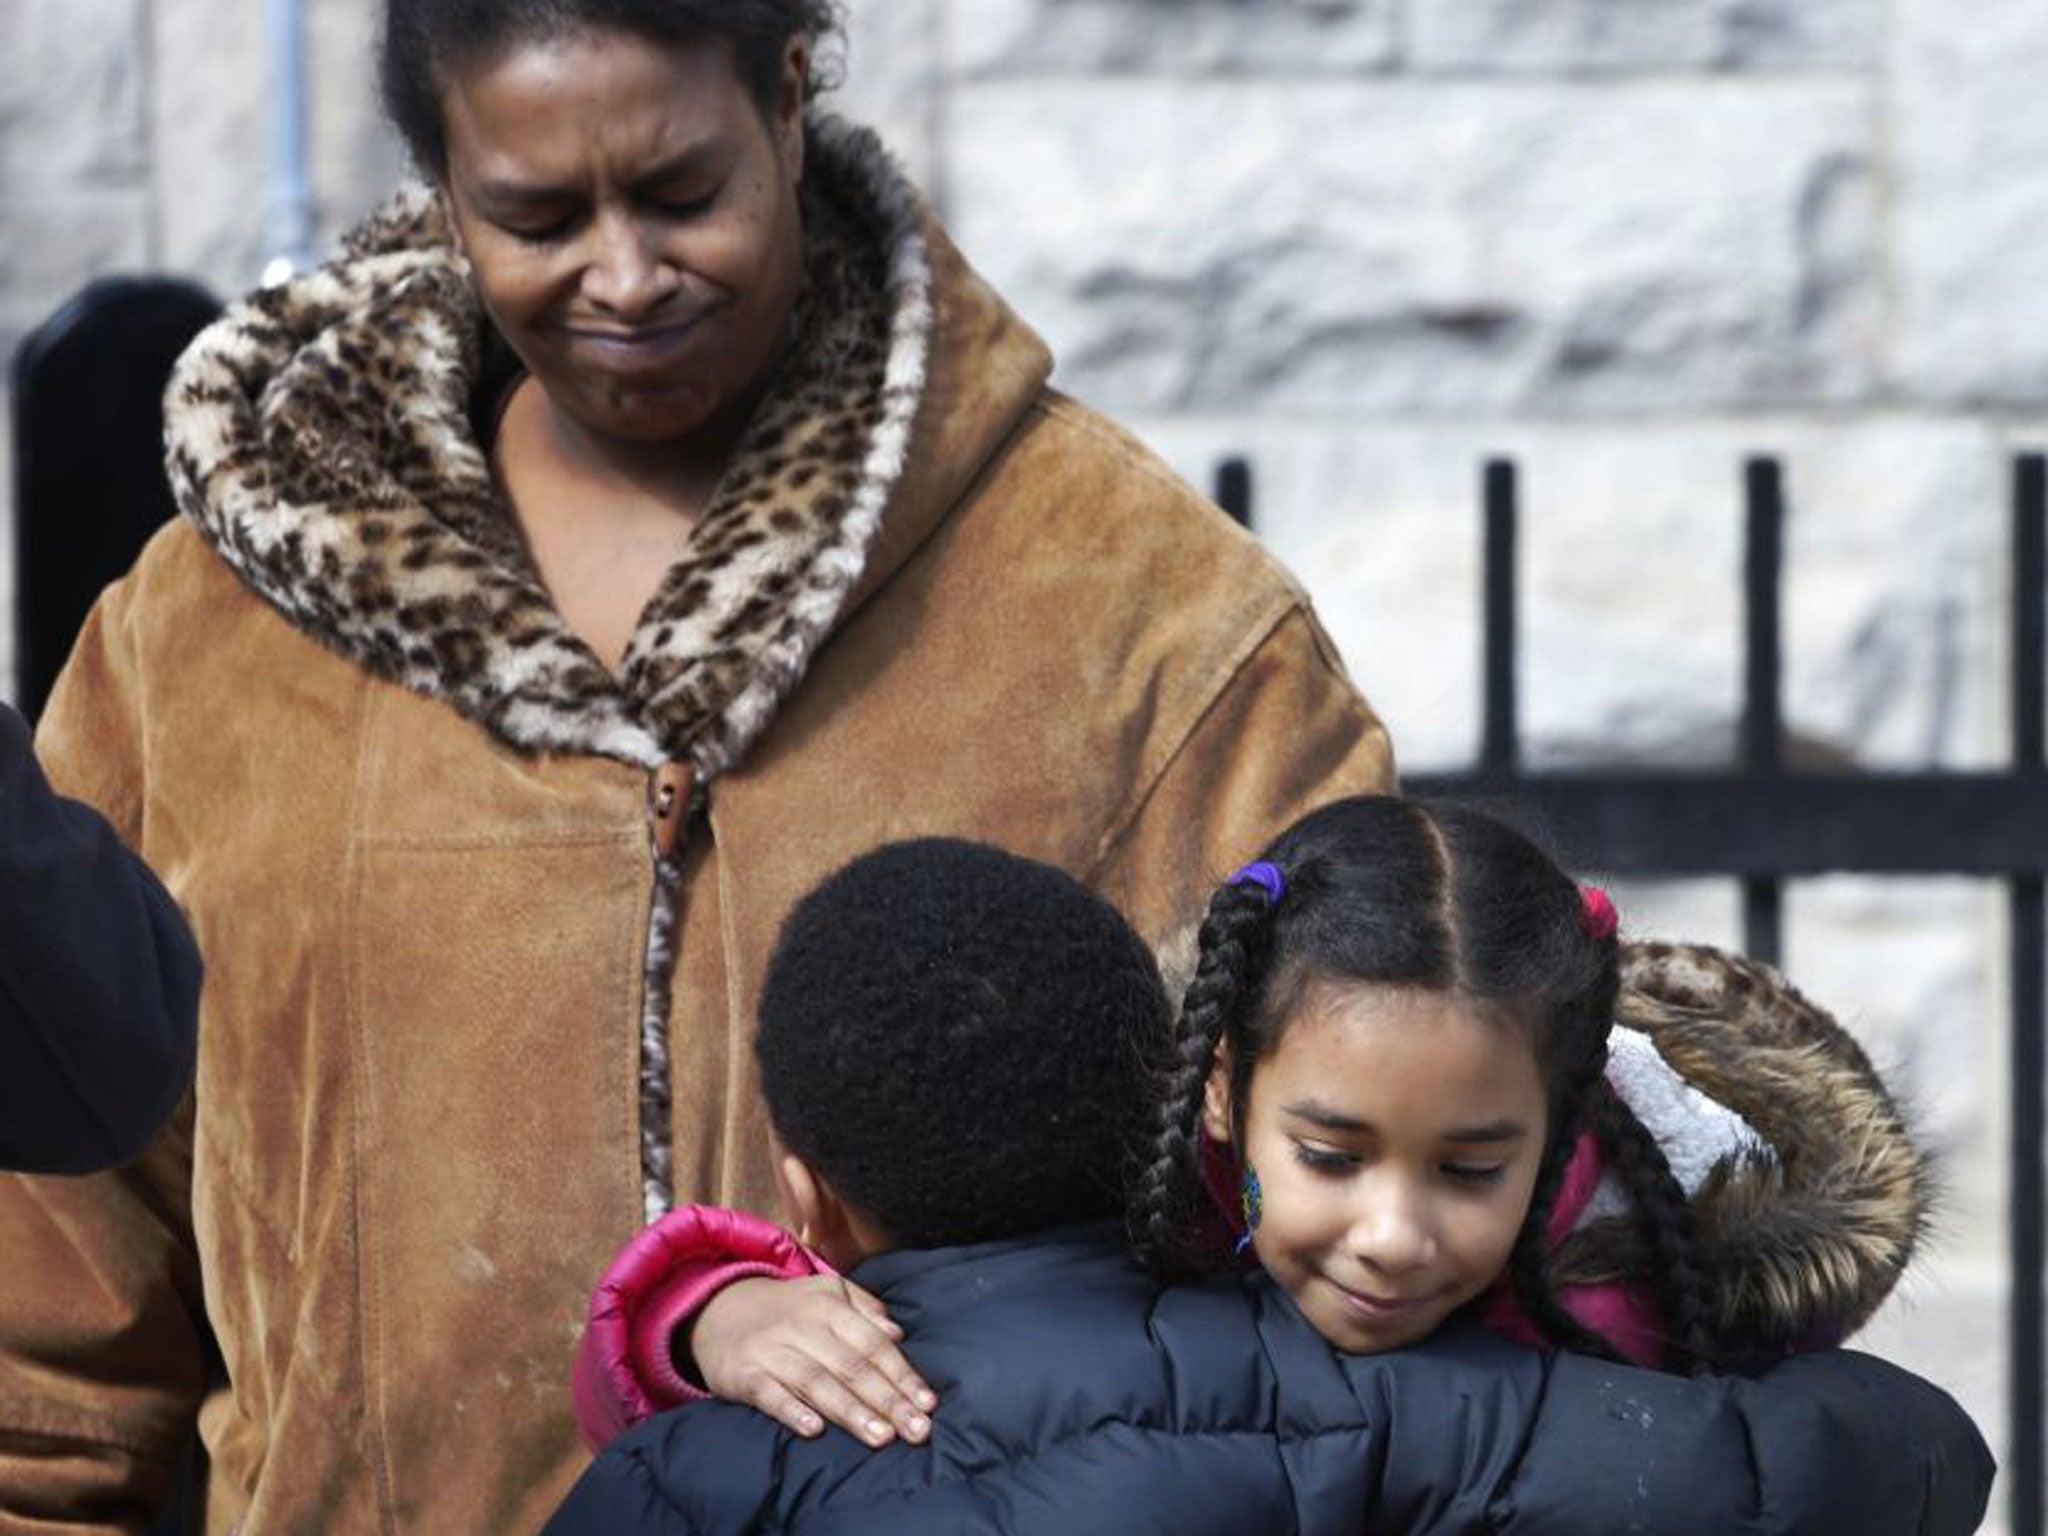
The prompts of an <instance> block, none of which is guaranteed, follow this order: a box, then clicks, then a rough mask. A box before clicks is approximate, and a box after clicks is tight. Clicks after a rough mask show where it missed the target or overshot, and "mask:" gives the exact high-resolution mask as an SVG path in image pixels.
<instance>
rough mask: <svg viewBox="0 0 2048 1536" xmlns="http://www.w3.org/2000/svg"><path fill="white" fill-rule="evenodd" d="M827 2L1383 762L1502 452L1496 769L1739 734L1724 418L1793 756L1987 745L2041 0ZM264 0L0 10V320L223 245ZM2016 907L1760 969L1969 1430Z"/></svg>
mask: <svg viewBox="0 0 2048 1536" xmlns="http://www.w3.org/2000/svg"><path fill="white" fill-rule="evenodd" d="M843 9H844V11H845V13H846V22H847V26H846V35H845V38H844V41H843V45H842V44H838V43H835V44H834V45H833V46H832V47H831V48H830V49H829V54H830V57H829V59H828V62H829V63H830V64H831V65H832V66H833V67H834V70H835V72H836V73H838V74H840V75H842V76H843V83H842V84H841V85H840V86H839V87H838V89H837V92H836V100H837V103H838V106H839V108H840V109H841V110H843V111H845V112H846V113H847V114H848V115H851V116H854V117H858V118H863V119H866V120H869V121H871V122H873V123H875V124H876V125H877V126H878V127H879V128H880V130H881V131H882V132H883V134H884V136H885V137H886V138H887V140H888V141H889V142H890V143H891V144H892V145H893V146H894V147H895V148H896V150H897V151H898V153H899V154H900V156H901V157H902V159H903V161H904V163H905V165H906V166H907V167H908V169H909V170H910V172H911V174H912V175H913V176H914V177H915V178H916V179H917V180H918V181H919V182H921V183H922V184H923V185H924V186H925V187H926V188H927V189H928V191H929V193H930V195H931V196H932V198H933V200H934V202H935V204H936V205H937V207H938V209H939V211H940V212H941V213H942V215H943V216H944V217H945V218H946V220H947V222H948V224H949V226H950V228H951V230H952V232H953V234H954V236H955V238H956V239H957V241H958V242H959V244H960V245H961V247H962V248H963V250H964V251H965V252H966V254H967V256H968V258H969V259H970V260H971V261H972V262H974V263H975V264H976V265H977V266H978V267H979V268H980V269H981V270H982V271H983V273H985V274H986V275H987V276H988V277H989V278H990V280H991V281H992V282H993V283H994V284H995V285H996V287H997V288H999V289H1000V290H1001V291H1002V292H1003V293H1004V294H1005V295H1006V296H1007V297H1008V298H1009V299H1010V301H1011V302H1012V303H1013V304H1014V306H1015V307H1016V308H1017V309H1018V311H1019V312H1020V313H1021V314H1022V315H1024V317H1025V318H1026V319H1027V320H1028V321H1029V322H1030V323H1031V324H1032V325H1034V326H1035V327H1037V328H1038V329H1039V330H1040V331H1041V332H1042V333H1043V334H1044V335H1045V336H1046V338H1047V339H1048V341H1049V342H1050V343H1051V344H1052V346H1053V348H1054V350H1055V352H1056V354H1057V355H1058V357H1059V359H1060V363H1059V372H1058V374H1057V382H1058V383H1059V384H1060V385H1061V387H1063V388H1065V389H1067V390H1069V391H1071V392H1073V393H1075V394H1077V395H1079V396H1081V397H1083V398H1085V399H1086V400H1088V401H1090V402H1091V403H1093V404H1096V405H1099V406H1101V407H1103V408H1104V409H1106V410H1108V411H1110V412H1111V413H1112V414H1114V415H1117V416H1119V417H1120V418H1122V419H1124V420H1125V421H1127V422H1128V423H1129V424H1130V425H1132V426H1133V427H1135V428H1136V429H1137V430H1138V431H1140V432H1141V433H1142V434H1143V435H1145V436H1146V437H1148V438H1149V439H1150V440H1151V441H1153V442H1154V443H1155V444H1157V445H1158V446H1159V447H1160V448H1161V449H1162V450H1163V451H1164V452H1165V454H1166V455H1167V457H1168V458H1169V459H1170V460H1171V461H1172V462H1173V464H1174V465H1175V466H1177V467H1178V468H1179V469H1180V470H1181V471H1182V473H1184V474H1185V475H1187V476H1188V477H1189V478H1190V479H1192V480H1194V481H1196V482H1197V483H1198V484H1203V483H1206V482H1207V481H1208V479H1209V477H1210V476H1211V475H1212V474H1213V472H1214V468H1215V465H1216V464H1217V462H1218V461H1219V460H1220V459H1221V458H1223V457H1224V456H1226V455H1229V454H1243V455H1245V456H1247V457H1248V458H1249V459H1250V460H1251V462H1252V465H1253V469H1254V475H1255V482H1256V501H1257V511H1258V517H1259V531H1260V533H1261V536H1262V537H1263V538H1264V539H1265V540H1266V541H1267V543H1268V544H1269V545H1270V546H1271V547H1272V548H1273V549H1274V550H1275V551H1276V553H1278V554H1279V555H1280V556H1281V558H1283V559H1284V560H1286V561H1287V562H1288V563H1289V564H1290V565H1291V566H1292V567H1293V568H1294V569H1295V570H1296V571H1297V572H1298V573H1299V574H1300V576H1301V578H1302V580H1303V582H1304V584H1305V585H1306V587H1307V589H1308V590H1309V593H1310V595H1311V596H1312V597H1313V598H1314V600H1315V602H1316V604H1317V606H1318V609H1319V611H1320V613H1321V615H1322V617H1323V619H1324V621H1325V623H1326V624H1327V626H1328V628H1329V630H1330V632H1331V634H1332V635H1333V636H1334V638H1335V639H1336V641H1337V643H1338V645H1339V647H1340V649H1341V651H1342V653H1343V655H1344V657H1345V658H1346V662H1347V664H1348V666H1349V667H1350V669H1351V671H1352V673H1353V675H1354V676H1355V678H1356V680H1357V681H1358V683H1359V685H1360V687H1361V688H1362V689H1363V690H1364V691H1365V692H1366V694H1367V695H1368V696H1369V697H1370V698H1371V699H1372V700H1373V702H1374V703H1375V705H1376V706H1377V707H1378V708H1379V709H1380V711H1381V712H1382V714H1383V715H1384V716H1385V718H1386V719H1387V721H1388V723H1389V725H1390V726H1391V729H1392V732H1393V735H1394V739H1395V742H1396V745H1397V748H1398V749H1399V753H1400V757H1401V761H1402V763H1403V765H1404V767H1407V768H1409V769H1411V770H1415V769H1429V768H1447V767H1454V766H1457V765H1458V764H1460V763H1462V762H1464V761H1466V760H1467V759H1469V757H1470V755H1471V753H1472V751H1473V748H1474V746H1475V743H1476V735H1477V729H1478V722H1477V707H1476V706H1477V694H1478V672H1479V633H1478V627H1477V619H1478V608H1479V569H1478V516H1477V510H1476V508H1477V494H1478V493H1477V487H1478V479H1479V467H1480V464H1481V462H1482V461H1483V460H1484V459H1485V458H1486V457H1487V456H1489V455H1493V454H1506V455H1509V456H1511V457H1513V458H1514V459H1515V460H1516V461H1517V462H1518V463H1520V465H1521V466H1522V469H1523V476H1524V488H1525V493H1526V501H1525V522H1524V534H1523V541H1524V551H1523V567H1522V575H1521V582H1522V586H1521V594H1520V595H1521V600H1522V614H1523V635H1524V648H1523V656H1522V673H1521V683H1522V701H1523V716H1524V724H1525V729H1526V748H1527V752H1528V755H1529V758H1530V760H1531V761H1532V762H1535V763H1538V764H1544V765H1560V764H1574V763H1577V764H1584V763H1592V762H1607V761H1613V760H1615V759H1623V760H1628V761H1636V762H1645V763H1654V764H1691V765H1698V764H1712V763H1718V762H1725V761H1726V760H1727V759H1728V757H1729V754H1730V753H1731V751H1732V746H1733V742H1734V738H1735V730H1736V722H1737V718H1738V709H1739V704H1738V693H1739V689H1740V680H1741V670H1742V663H1741V640H1740V616H1739V580H1740V574H1739V572H1740V561H1741V549H1740V542H1741V529H1742V517H1741V504H1740V472H1741V462H1742V460H1743V458H1744V456H1745V455H1747V454H1750V453H1756V452H1768V453H1774V454H1777V455H1780V456H1781V457H1782V458H1783V460H1784V462H1785V465H1786V470H1787V485H1788V493H1789V498H1790V519H1789V522H1788V525H1787V529H1786V542H1787V569H1786V577H1785V582H1786V585H1785V626H1786V627H1785V653H1786V674H1785V690H1784V703H1785V711H1786V717H1787V721H1788V725H1789V728H1790V732H1791V740H1790V742H1789V743H1788V751H1789V753H1790V755H1791V757H1792V759H1793V760H1794V761H1796V762H1800V763H1807V764H1816V765H1820V764H1825V765H1837V766H1857V767H1864V768H1870V769H1877V770H1883V769H1914V768H1955V769H1964V768H1988V767H1994V766H1996V765H1998V764H1999V763H2001V762H2003V761H2004V759H2005V757H2006V755H2007V753H2008V752H2009V751H2010V746H2011V732H2010V726H2009V722H2008V719H2007V715H2006V703H2005V701H2006V694H2007V690H2008V687H2009V679H2010V658H2009V657H2008V656H2007V654H2006V641H2005V638H2004V635H2005V625H2006V622H2007V615H2008V607H2009V595H2008V593H2007V590H2006V584H2007V581H2008V575H2007V568H2006V552H2005V539H2006V522H2007V497H2008V487H2007V475H2008V464H2009V461H2010V458H2011V455H2012V454H2013V453H2014V452H2015V451H2018V450H2021V449H2025V448H2044V447H2048V281H2044V275H2048V265H2044V254H2043V253H2044V252H2048V94H2044V92H2043V90H2042V87H2041V74H2042V69H2043V66H2044V64H2048V5H2044V4H2043V3H2042V0H1970V3H1969V4H1967V5H1958V4H1956V3H1954V0H846V3H845V4H844V7H843ZM380 10H381V7H380V6H378V5H377V4H374V3H372V0H306V13H307V26H308V39H309V47H310V52H311V58H312V64H313V77H312V81H311V90H312V107H313V121H312V148H311V153H312V160H313V166H312V172H313V184H314V192H315V195H316V199H317V213H318V223H319V229H320V232H321V236H322V239H323V240H326V241H331V240H332V239H333V238H334V236H335V234H336V233H337V232H338V231H339V230H340V229H341V228H342V227H344V226H345V225H346V224H348V223H349V222H350V221H352V220H353V219H355V218H357V217H359V216H360V215H361V214H362V213H363V212H364V211H365V210H367V209H368V208H369V207H370V206H371V205H372V204H373V203H375V202H376V201H378V200H379V199H381V198H382V197H383V196H384V195H385V194H386V193H387V192H388V191H389V190H390V189H391V188H392V187H393V186H394V185H395V184H396V183H397V182H398V180H399V179H400V178H401V176H402V175H403V174H404V165H403V159H402V156H401V155H400V153H399V152H398V150H397V148H396V146H395V145H394V144H393V142H392V139H391V136H390V134H389V133H388V132H387V131H386V130H385V129H384V128H383V127H382V126H381V125H380V123H379V119H378V114H377V110H376V103H375V100H374V90H373V82H374V70H373V68H372V63H371V53H370V51H371V47H372V44H373V42H374V37H375V30H376V24H377V17H378V15H379V12H380ZM264 11H265V7H264V5H263V4H262V3H261V0H0V38H4V39H5V40H6V42H5V44H4V46H0V345H9V346H10V347H11V343H12V341H13V340H14V339H15V338H17V337H18V336H19V335H20V334H22V332H23V331H24V330H25V329H26V328H27V327H28V326H30V325H32V324H33V323H35V322H36V321H37V320H38V319H40V318H41V317H42V316H43V315H45V314H47V313H48V312H49V311H50V310H51V309H52V308H53V307H54V306H55V305H56V304H57V303H59V302H60V301H61V300H62V299H63V298H64V297H66V296H67V295H68V294H69V293H71V292H73V291H75V290H76V289H77V288H78V287H79V286H80V285H82V284H83V283H84V282H85V281H86V280H87V279H89V278H90V277H92V276H94V275H97V274H99V273H102V272H109V271H119V270H131V269H136V268H151V269H168V270H173V271H177V272H181V273H185V274H189V275H192V276H196V277H198V278H200V279H202V280H203V281H205V282H207V283H208V284H210V285H211V286H212V287H214V288H215V289H216V290H217V291H219V292H221V293H223V294H227V293H231V292H233V291H235V290H238V289H241V288H243V287H244V286H246V285H248V284H249V283H251V282H253V281H254V280H255V278H256V277H257V275H258V273H259V272H260V271H261V270H262V268H263V265H264V262H265V260H266V258H267V257H268V256H269V255H271V254H272V252H271V247H270V230H269V226H268V223H267V216H268V209H267V205H266V198H267V195H268V192H267V181H268V175H269V171H270V166H269V160H268V155H269V153H270V143H271V119H270V107H269V102H268V97H267V74H268V68H269V61H268V50H267V47H266V41H265V37H264V31H263V28H264ZM7 462H8V444H7V442H6V440H5V433H4V427H0V467H4V465H5V464H6V463H7ZM4 495H5V492H4V491H0V497H4ZM10 557H11V540H8V539H0V597H4V596H5V595H6V594H8V593H9V592H11V591H12V590H13V585H12V584H14V583H17V582H18V581H21V580H31V579H33V577H32V573H17V572H13V571H12V570H11V569H10V565H9V561H10ZM10 645H11V635H9V634H7V633H6V632H5V631H0V681H4V678H5V675H6V673H5V669H6V665H7V662H8V658H9V651H10ZM1618 895H1619V897H1620V899H1621V902H1622V907H1623V913H1624V920H1625V922H1626V923H1627V925H1628V927H1629V929H1630V931H1632V932H1637V933H1644V934H1670V935H1679V936H1692V937H1700V938H1705V939H1709V940H1720V941H1723V942H1732V941H1734V940H1735V938H1736V936H1737V931H1738V918H1737V912H1738V906H1737V903H1736V900H1735V897H1734V893H1733V892H1732V889H1731V888H1730V887H1729V886H1727V885H1726V884H1721V883H1715V882H1684V883H1675V884H1657V885H1652V884H1646V883H1643V882H1629V883H1626V884H1623V885H1622V886H1620V887H1619V889H1618ZM2003 911H2004V908H2003V903H2002V900H2001V898H2000V896H1999V894H1998V892H1997V891H1996V889H1995V888H1993V887H1990V886H1986V885H1979V884H1973V883H1970V882H1963V881H1943V880H1926V881H1922V880H1916V881H1853V880H1829V881H1817V882H1811V883H1807V884H1803V885H1800V886H1797V887H1795V888H1794V889H1793V891H1792V892H1791V893H1790V894H1789V895H1788V898H1787V934H1788V962H1789V968H1790V970H1791V971H1792V973H1793V975H1794V976H1795V978H1796V979H1798V980H1799V981H1800V982H1801V984H1802V985H1804V986H1805V987H1806V988H1807V989H1808V990H1810V991H1811V992H1813V993H1814V994H1815V995H1816V996H1818V997H1820V998H1821V999H1823V1000H1824V1001H1826V1002H1827V1003H1829V1004H1830V1005H1831V1006H1832V1007H1834V1008H1835V1009H1836V1010H1837V1011H1838V1012H1839V1013H1840V1014H1841V1015H1842V1017H1844V1018H1845V1019H1846V1020H1847V1021H1848V1022H1849V1023H1850V1025H1851V1027H1852V1028H1855V1029H1856V1030H1857V1031H1858V1032H1859V1033H1860V1034H1861V1035H1863V1037H1864V1038H1866V1039H1867V1040H1868V1041H1869V1043H1870V1044H1871V1046H1872V1049H1873V1051H1874V1052H1875V1054H1876V1056H1877V1058H1878V1059H1879V1060H1880V1062H1882V1063H1884V1064H1885V1065H1887V1067H1888V1068H1889V1069H1890V1070H1891V1072H1892V1073H1893V1075H1894V1078H1895V1081H1896V1082H1897V1084H1898V1085H1899V1087H1900V1089H1901V1092H1902V1093H1903V1094H1904V1096H1905V1097H1906V1099H1907V1100H1908V1102H1909V1103H1911V1104H1912V1105H1913V1106H1915V1109H1916V1112H1917V1113H1918V1114H1919V1115H1920V1116H1921V1119H1922V1123H1923V1125H1924V1127H1925V1129H1926V1133H1927V1135H1928V1137H1929V1138H1930V1140H1931V1141H1932V1142H1934V1144H1936V1145H1937V1146H1939V1147H1940V1148H1941V1149H1942V1150H1943V1153H1944V1156H1945V1158H1946V1160H1947V1164H1946V1165H1947V1167H1948V1170H1949V1175H1950V1184H1951V1193H1950V1196H1949V1201H1948V1205H1947V1207H1946V1209H1945V1212H1944V1215H1943V1218H1942V1220H1941V1222H1940V1223H1939V1225H1938V1227H1937V1230H1936V1233H1935V1236H1934V1240H1933V1243H1932V1245H1931V1247H1930V1251H1929V1254H1928V1256H1927V1257H1926V1258H1925V1259H1924V1260H1923V1261H1922V1263H1921V1264H1920V1265H1918V1266H1917V1268H1916V1271H1915V1273H1914V1274H1913V1276H1911V1277H1910V1279H1909V1282H1908V1284H1907V1286H1906V1287H1905V1288H1904V1291H1903V1293H1902V1295H1901V1297H1900V1299H1899V1300H1898V1301H1897V1303H1895V1305H1894V1306H1893V1307H1891V1308H1889V1309H1887V1312H1886V1314H1885V1316H1884V1317H1883V1318H1882V1319H1881V1320H1880V1322H1879V1324H1878V1325H1877V1326H1876V1327H1875V1328H1874V1329H1873V1330H1872V1332H1871V1333H1870V1335H1869V1336H1868V1338H1869V1342H1870V1343H1871V1344H1872V1345H1873V1347H1877V1348H1880V1349H1882V1350H1883V1351H1884V1352H1886V1353H1890V1354H1896V1355H1898V1357H1899V1358H1901V1359H1903V1360H1905V1361H1906V1362H1907V1363H1909V1364H1912V1365H1914V1366H1916V1367H1918V1368H1919V1369H1921V1370H1923V1371H1925V1372H1927V1373H1928V1374H1930V1375H1932V1376H1934V1377H1935V1378H1936V1379H1937V1380H1940V1381H1942V1382H1944V1383H1945V1384H1947V1385H1949V1386H1951V1387H1952V1388H1954V1389H1955V1390H1956V1391H1958V1392H1959V1393H1960V1394H1962V1396H1963V1398H1964V1400H1965V1402H1966V1403H1967V1404H1968V1406H1969V1407H1970V1408H1971V1409H1972V1410H1973V1411H1974V1412H1975V1413H1976V1414H1977V1415H1978V1416H1979V1417H1980V1419H1981V1420H1982V1421H1983V1422H1984V1423H1985V1425H1986V1426H1987V1429H1988V1431H1989V1432H1990V1434H1991V1437H1992V1439H1993V1441H1994V1443H1996V1442H1999V1441H2000V1440H2001V1438H2002V1436H2003V1432H2004V1431H2003V1406H2002V1398H2001V1395H2000V1394H2001V1393H2002V1391H2003V1348H2004V1344H2003V1337H2004V1336H2003V1333H2002V1328H2003V1317H2004V1307H2005V1295H2004V1288H2003V1286H2004V1282H2003V1272H2002V1267H2001V1266H2002V1265H2003V1264H2004V1262H2005V1258H2004V1255H2005V1251H2006V1250H2005V1233H2004V1229H2003V1226H2002V1220H2003V1218H2002V1209H2003V1206H2002V1202H2003V1200H2004V1198H2005V1196H2004V1188H2005V1163H2004V1150H2003V1144H2002V1141H2001V1139H2000V1138H2002V1136H2003V1135H2004V1134H2005V1132H2004V1124H2005V1121H2004V1108H2003V1103H2004V1101H2003V1095H2004V1091H2005V1088H2004V1076H2005V1062H2006V1060H2007V1056H2006V1052H2007V1049H2008V1034H2009V1029H2008V1022H2007V1020H2006V1018H2005V1011H2004V1004H2003V1001H2002V999H2003V997H2004V986H2005V978H2004V970H2003V966H2004V959H2003V957H2004V954H2005V935H2004V930H2003V922H2004V917H2003ZM1992 1529H1994V1530H1995V1529H1996V1526H1995V1524H1994V1526H1993V1527H1992Z"/></svg>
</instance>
